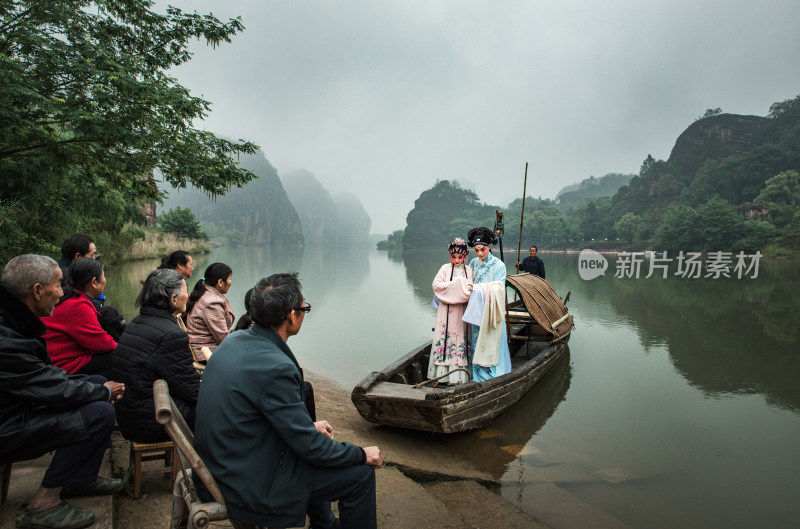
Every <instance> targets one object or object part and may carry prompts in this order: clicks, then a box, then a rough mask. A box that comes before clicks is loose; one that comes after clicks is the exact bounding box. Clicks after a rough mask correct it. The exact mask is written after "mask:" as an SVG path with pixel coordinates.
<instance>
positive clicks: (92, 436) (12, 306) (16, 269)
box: [0, 254, 125, 529]
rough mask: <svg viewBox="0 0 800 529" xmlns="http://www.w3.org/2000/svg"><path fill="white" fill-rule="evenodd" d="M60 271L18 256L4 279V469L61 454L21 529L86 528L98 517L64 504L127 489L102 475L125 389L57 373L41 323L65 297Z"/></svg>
mask: <svg viewBox="0 0 800 529" xmlns="http://www.w3.org/2000/svg"><path fill="white" fill-rule="evenodd" d="M61 295H62V291H61V270H60V269H59V267H58V265H57V264H56V262H55V261H53V260H52V259H50V258H49V257H44V256H41V255H31V254H28V255H21V256H18V257H15V258H14V259H12V260H11V261H9V262H8V264H7V265H6V267H5V268H4V269H3V273H2V276H0V380H2V383H0V463H11V462H14V461H24V460H27V459H34V458H37V457H39V456H42V455H44V454H46V453H47V452H50V451H51V450H56V453H55V455H54V456H53V460H52V462H51V464H50V467H49V468H48V469H47V471H46V472H45V475H44V478H43V479H42V484H41V487H40V488H39V490H38V491H37V492H36V494H35V495H34V497H33V499H32V500H31V501H30V503H29V504H28V505H27V506H24V507H22V508H21V509H20V510H19V512H18V513H17V517H16V525H17V527H22V528H27V527H36V528H48V527H53V528H72V529H79V528H81V527H88V526H89V525H91V524H92V523H93V522H94V513H92V512H91V511H87V510H83V509H78V508H77V507H74V506H73V505H70V504H69V503H66V502H64V501H62V500H61V497H69V496H78V495H91V494H111V493H114V492H117V491H119V490H121V489H122V486H123V481H122V480H119V479H104V478H100V477H98V475H97V472H98V470H99V469H100V464H101V462H102V460H103V455H104V453H105V450H106V448H108V447H109V446H110V445H111V438H110V434H111V429H112V428H113V426H114V408H113V406H112V405H111V403H113V402H116V401H117V400H119V399H120V398H122V394H123V392H124V391H125V387H124V386H123V385H122V384H119V383H116V382H107V381H106V379H105V378H103V377H100V376H90V377H87V376H85V375H76V376H73V375H69V374H67V372H66V371H63V370H61V369H59V368H57V367H55V366H53V365H52V363H51V362H50V357H49V356H48V355H47V349H46V346H45V342H44V340H43V339H42V335H43V334H44V332H45V326H44V324H43V323H42V322H41V320H40V319H39V318H40V317H43V316H49V315H50V314H52V312H53V308H54V307H55V304H56V302H57V301H58V299H59V298H60V297H61Z"/></svg>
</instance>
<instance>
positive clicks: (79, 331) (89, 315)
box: [42, 257, 117, 376]
mask: <svg viewBox="0 0 800 529" xmlns="http://www.w3.org/2000/svg"><path fill="white" fill-rule="evenodd" d="M62 283H63V282H62ZM105 287H106V277H105V273H104V272H103V265H102V264H101V263H100V261H96V260H94V259H91V258H89V257H81V258H79V259H77V260H75V261H73V262H72V264H71V265H69V271H68V277H67V281H66V283H64V287H63V290H64V295H63V296H62V298H61V300H60V301H59V303H58V304H57V305H56V308H55V310H54V311H53V314H52V315H51V316H47V317H45V318H42V322H43V323H44V324H45V326H46V327H47V332H46V333H44V339H45V341H46V342H47V352H48V353H49V354H50V359H51V360H52V361H53V363H54V364H55V365H57V366H58V367H60V368H61V369H63V370H64V371H66V372H67V373H70V374H72V375H75V374H78V373H81V374H85V375H103V376H106V375H107V373H108V368H109V367H111V357H112V355H113V352H114V349H116V348H117V342H116V341H114V338H112V337H111V336H110V335H109V334H108V333H107V332H106V331H104V330H103V328H102V327H101V326H100V322H99V321H98V319H97V317H98V312H97V309H96V308H95V307H94V304H93V303H92V298H94V297H97V296H98V295H99V294H102V293H103V289H105Z"/></svg>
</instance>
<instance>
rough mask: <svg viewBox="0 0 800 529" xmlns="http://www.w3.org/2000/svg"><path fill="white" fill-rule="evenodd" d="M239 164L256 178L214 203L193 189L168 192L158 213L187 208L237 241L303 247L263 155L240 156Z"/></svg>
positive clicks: (277, 180)
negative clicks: (174, 208) (179, 207)
mask: <svg viewBox="0 0 800 529" xmlns="http://www.w3.org/2000/svg"><path fill="white" fill-rule="evenodd" d="M240 164H241V167H243V168H246V169H248V170H249V171H251V172H253V173H254V174H255V175H257V176H258V178H257V179H256V180H254V181H252V182H250V183H249V184H248V185H247V186H245V187H242V188H237V189H234V190H232V191H230V192H229V193H228V194H227V195H225V196H223V197H219V198H217V199H216V200H212V199H211V198H209V197H208V196H207V195H206V194H204V193H203V192H201V191H199V190H197V189H180V190H175V189H173V190H170V191H169V198H168V199H167V200H166V201H165V202H164V206H163V207H162V211H165V210H167V209H170V208H173V207H176V206H183V207H187V208H189V209H191V210H192V211H193V212H194V214H195V216H196V217H197V218H198V220H200V221H202V222H204V223H208V224H212V225H214V226H216V227H218V228H221V229H222V230H224V231H225V232H229V236H230V237H235V239H236V240H237V241H238V242H243V243H247V244H255V245H271V244H303V229H302V227H301V224H300V217H299V216H298V215H297V212H296V211H295V209H294V206H292V203H291V202H290V200H289V197H288V196H287V194H286V191H285V190H284V189H283V185H282V184H281V180H280V178H278V173H277V171H276V170H275V168H274V167H272V165H271V164H270V163H269V161H268V160H267V158H266V156H264V153H263V152H261V151H257V152H256V154H253V155H248V156H242V157H241V159H240Z"/></svg>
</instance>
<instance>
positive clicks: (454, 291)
mask: <svg viewBox="0 0 800 529" xmlns="http://www.w3.org/2000/svg"><path fill="white" fill-rule="evenodd" d="M452 267H453V265H452V264H451V263H447V264H445V265H443V266H442V267H441V268H440V269H439V273H438V274H436V278H435V279H434V280H433V293H434V294H435V295H436V297H437V298H439V309H438V311H437V312H436V324H435V326H434V334H433V345H432V346H431V359H430V363H429V365H428V378H434V377H436V376H439V375H443V374H445V373H447V372H448V371H449V370H450V369H455V368H456V367H466V366H468V365H469V355H468V354H467V351H468V345H467V344H468V343H469V342H468V335H467V325H466V324H465V323H464V321H463V320H462V317H463V316H464V310H465V309H466V307H467V301H469V290H468V287H467V285H470V284H472V269H471V268H470V267H469V266H466V265H461V266H457V267H455V269H453V268H452ZM451 270H452V271H453V279H452V281H451V280H450V273H451ZM445 338H446V339H445ZM467 380H469V379H468V378H467V377H466V373H463V372H458V373H454V374H453V375H451V376H450V377H445V378H443V379H442V380H441V381H440V382H442V383H447V382H449V383H455V382H466V381H467Z"/></svg>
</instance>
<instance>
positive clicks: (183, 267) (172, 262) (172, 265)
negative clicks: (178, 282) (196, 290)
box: [158, 250, 194, 281]
mask: <svg viewBox="0 0 800 529" xmlns="http://www.w3.org/2000/svg"><path fill="white" fill-rule="evenodd" d="M158 267H159V268H168V269H170V270H175V271H176V272H178V273H179V274H180V275H182V276H183V278H184V279H186V280H187V281H188V280H189V278H190V277H192V272H194V259H192V256H191V255H189V253H188V252H184V251H183V250H175V251H174V252H172V253H171V254H169V255H165V256H164V257H162V258H161V264H160V265H158Z"/></svg>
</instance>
